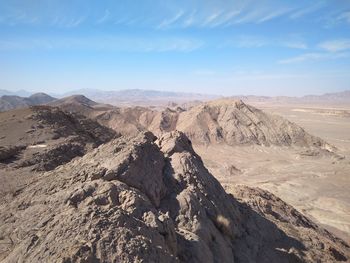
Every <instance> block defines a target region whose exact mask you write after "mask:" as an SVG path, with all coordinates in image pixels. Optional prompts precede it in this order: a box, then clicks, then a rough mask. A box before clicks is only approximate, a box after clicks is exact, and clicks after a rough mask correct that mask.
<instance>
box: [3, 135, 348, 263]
mask: <svg viewBox="0 0 350 263" xmlns="http://www.w3.org/2000/svg"><path fill="white" fill-rule="evenodd" d="M247 192H248V193H249V198H248V201H247V200H246V195H247V194H245V193H247ZM237 196H238V199H236V197H235V194H234V195H233V196H232V195H228V194H227V193H226V192H225V190H224V189H223V188H222V186H221V185H220V183H219V182H218V181H217V180H216V179H215V178H214V177H213V176H212V175H211V174H210V173H209V172H208V170H207V169H206V168H205V167H204V165H203V162H202V160H201V158H200V157H199V156H198V155H197V154H196V153H195V152H194V150H193V148H192V146H191V142H190V140H189V139H188V138H187V137H186V135H185V134H184V133H181V132H177V131H175V132H171V133H166V134H164V135H163V136H161V137H160V138H159V139H157V138H156V137H155V136H154V135H153V134H151V133H149V132H146V133H141V134H139V135H138V136H137V137H135V138H133V139H130V138H125V137H120V138H117V139H114V140H112V141H110V142H108V143H106V144H103V145H101V146H100V147H98V148H96V149H94V150H92V151H90V152H88V153H87V154H85V155H84V156H83V157H81V158H78V159H75V160H73V161H71V162H69V163H67V164H65V165H61V166H60V167H58V168H56V169H55V170H53V171H49V172H46V173H44V174H41V175H38V177H37V178H36V180H33V181H32V182H31V183H30V184H29V185H28V186H27V187H25V188H23V189H21V190H19V191H17V192H15V193H14V194H13V195H12V200H9V202H6V203H4V204H1V205H0V212H1V213H0V222H3V223H2V224H1V225H0V233H1V236H0V239H1V240H2V241H3V242H1V244H0V260H1V261H2V262H18V261H22V262H24V261H28V262H43V261H44V262H45V261H46V262H65V263H68V262H257V261H259V262H315V261H316V262H334V261H346V260H347V259H348V258H349V256H350V251H349V246H348V245H347V244H346V243H344V242H343V241H341V240H339V239H337V238H336V237H334V236H332V235H331V234H329V233H328V232H326V231H325V230H323V229H321V228H319V227H317V226H316V225H315V224H313V223H312V222H311V221H310V220H309V219H307V218H305V217H303V216H302V215H301V214H299V213H298V212H297V211H296V210H293V209H292V208H290V207H289V206H288V205H287V204H285V203H284V202H283V201H281V200H279V199H277V198H276V197H274V196H273V195H271V194H266V193H264V192H260V191H258V190H257V191H254V190H249V189H248V190H247V189H242V191H241V192H240V194H237ZM38 215H40V216H39V217H38ZM272 217H273V218H274V219H272ZM285 226H288V227H285Z"/></svg>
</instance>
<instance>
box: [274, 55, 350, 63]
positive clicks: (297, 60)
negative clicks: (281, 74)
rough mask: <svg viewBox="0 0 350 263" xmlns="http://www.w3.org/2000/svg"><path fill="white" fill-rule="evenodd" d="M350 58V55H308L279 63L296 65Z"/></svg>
mask: <svg viewBox="0 0 350 263" xmlns="http://www.w3.org/2000/svg"><path fill="white" fill-rule="evenodd" d="M348 57H350V53H306V54H302V55H300V56H296V57H292V58H287V59H283V60H280V61H278V63H279V64H294V63H301V62H307V61H319V60H334V59H341V58H348Z"/></svg>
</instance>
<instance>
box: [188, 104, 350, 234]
mask: <svg viewBox="0 0 350 263" xmlns="http://www.w3.org/2000/svg"><path fill="white" fill-rule="evenodd" d="M256 106H257V107H259V108H261V109H263V110H264V111H266V112H269V113H272V114H278V115H281V116H283V117H285V118H286V119H288V120H290V121H292V122H295V123H296V124H298V125H300V126H301V127H304V128H305V130H306V131H308V132H310V133H311V134H313V135H316V136H318V137H320V138H322V139H324V140H326V141H327V142H329V143H330V144H332V145H334V146H336V147H337V154H338V155H339V156H328V155H326V156H324V155H322V154H321V155H316V156H314V155H315V153H313V152H308V151H307V150H303V149H302V148H293V147H292V148H290V147H276V146H271V147H263V146H257V145H254V146H243V147H239V148H237V147H230V146H227V145H209V146H196V147H195V149H196V151H197V152H198V153H199V154H200V155H201V156H202V157H203V159H204V162H205V164H206V166H207V167H208V168H209V170H210V171H211V172H212V173H213V174H214V175H215V176H216V177H217V178H218V179H219V181H220V182H222V183H223V184H228V185H230V184H245V185H251V186H258V187H261V188H263V189H266V190H268V191H271V192H272V193H274V194H276V195H277V196H279V197H281V198H282V199H283V200H285V201H287V202H289V203H290V204H292V205H294V206H295V207H296V208H298V209H299V210H300V211H302V212H303V213H304V214H306V215H308V216H310V217H311V218H313V219H315V220H316V221H317V222H319V223H321V224H322V225H324V226H325V227H326V228H327V229H329V230H330V231H333V232H334V233H337V234H338V235H340V236H342V237H343V238H345V239H346V240H348V241H349V240H350V205H349V204H350V194H349V190H348V189H349V188H350V177H349V174H350V118H349V117H348V115H347V114H348V113H349V109H346V108H345V109H344V108H343V107H342V108H341V109H339V108H337V107H336V106H335V107H334V108H329V107H327V108H323V109H322V108H319V107H317V108H313V107H310V105H308V107H307V108H305V107H303V106H298V105H292V106H286V105H284V106H282V105H277V106H276V105H272V106H270V105H269V104H267V103H265V104H261V103H256ZM349 108H350V107H349ZM342 157H345V158H344V159H343V158H342Z"/></svg>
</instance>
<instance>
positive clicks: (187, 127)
mask: <svg viewBox="0 0 350 263" xmlns="http://www.w3.org/2000/svg"><path fill="white" fill-rule="evenodd" d="M176 129H178V130H180V131H183V132H184V133H186V134H187V136H188V137H189V138H190V139H191V140H192V141H193V143H196V144H209V143H226V144H228V145H244V144H258V145H265V146H269V145H279V146H290V145H296V146H302V147H317V148H322V149H326V150H329V151H332V150H334V147H332V146H331V145H329V144H327V143H326V142H325V141H323V140H321V139H320V138H317V137H314V136H312V135H310V134H308V133H307V132H306V131H305V130H304V129H303V128H301V127H300V126H298V125H296V124H294V123H292V122H290V121H288V120H286V119H283V118H282V117H279V116H275V115H270V114H266V113H264V112H263V111H261V110H259V109H256V108H254V107H252V106H249V105H246V104H245V103H243V102H242V101H233V100H217V101H212V102H208V103H205V104H202V105H199V106H196V107H193V108H192V109H191V110H189V111H186V112H184V113H182V114H181V115H180V116H179V119H178V121H177V125H176Z"/></svg>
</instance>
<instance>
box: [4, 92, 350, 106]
mask: <svg viewBox="0 0 350 263" xmlns="http://www.w3.org/2000/svg"><path fill="white" fill-rule="evenodd" d="M19 94H20V95H19ZM28 94H29V95H28ZM77 94H79V95H83V96H86V97H88V98H90V99H92V100H94V101H96V102H99V103H107V104H112V105H117V106H135V105H137V106H167V105H172V104H181V105H184V104H186V103H189V102H195V101H197V102H198V103H200V102H202V101H209V100H213V99H217V98H220V97H222V96H219V95H207V94H199V93H186V92H171V91H157V90H141V89H131V90H119V91H103V90H92V89H81V90H75V91H71V92H68V93H64V94H61V95H60V94H56V95H53V94H50V95H51V96H50V95H47V94H45V93H36V94H31V93H30V92H28V91H25V90H19V91H16V92H11V91H7V90H0V95H1V96H2V97H0V111H5V110H10V109H15V108H21V107H26V106H30V105H38V104H46V103H49V102H52V101H54V100H55V98H54V97H56V98H65V97H68V96H72V95H77ZM231 98H233V99H240V100H243V101H244V102H247V103H252V104H254V103H256V104H259V103H272V104H305V105H308V104H313V105H331V104H332V105H349V104H350V90H347V91H342V92H335V93H326V94H323V95H307V96H303V97H288V96H276V97H268V96H254V95H248V96H245V95H237V96H232V97H231Z"/></svg>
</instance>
